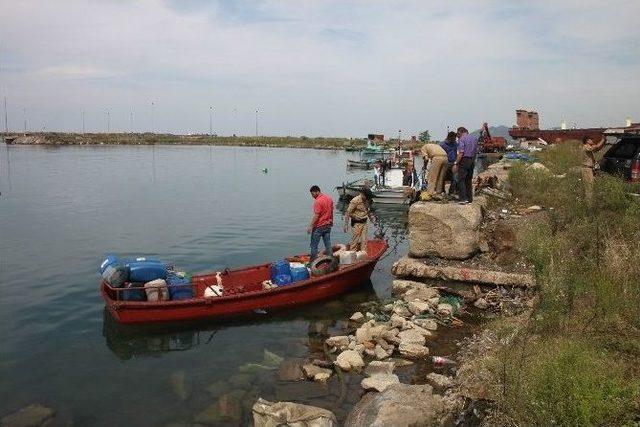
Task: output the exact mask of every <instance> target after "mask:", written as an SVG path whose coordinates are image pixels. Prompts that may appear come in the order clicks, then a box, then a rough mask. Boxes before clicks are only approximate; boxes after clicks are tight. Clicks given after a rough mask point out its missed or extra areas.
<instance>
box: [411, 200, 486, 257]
mask: <svg viewBox="0 0 640 427" xmlns="http://www.w3.org/2000/svg"><path fill="white" fill-rule="evenodd" d="M481 221H482V208H481V206H480V205H479V204H477V203H471V204H468V205H458V204H453V203H448V204H442V203H434V202H418V203H414V204H413V205H411V208H410V209H409V254H410V255H412V256H414V257H426V256H437V257H440V258H446V259H467V258H470V257H471V256H473V255H474V254H475V253H476V252H478V249H479V241H480V232H479V229H480V223H481Z"/></svg>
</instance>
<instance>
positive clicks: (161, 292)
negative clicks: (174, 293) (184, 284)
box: [144, 279, 169, 301]
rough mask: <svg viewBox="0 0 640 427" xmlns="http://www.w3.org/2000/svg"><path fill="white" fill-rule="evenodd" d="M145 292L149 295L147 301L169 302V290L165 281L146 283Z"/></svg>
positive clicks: (157, 280) (158, 280)
mask: <svg viewBox="0 0 640 427" xmlns="http://www.w3.org/2000/svg"><path fill="white" fill-rule="evenodd" d="M144 292H145V293H146V294H147V301H167V300H169V290H168V289H167V282H166V281H165V280H164V279H156V280H152V281H151V282H147V283H145V284H144Z"/></svg>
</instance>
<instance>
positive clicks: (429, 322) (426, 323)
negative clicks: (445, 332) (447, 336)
mask: <svg viewBox="0 0 640 427" xmlns="http://www.w3.org/2000/svg"><path fill="white" fill-rule="evenodd" d="M412 322H413V324H414V325H418V326H419V327H421V328H422V329H426V330H428V331H435V330H436V329H438V324H437V323H436V321H435V320H433V319H413V320H412Z"/></svg>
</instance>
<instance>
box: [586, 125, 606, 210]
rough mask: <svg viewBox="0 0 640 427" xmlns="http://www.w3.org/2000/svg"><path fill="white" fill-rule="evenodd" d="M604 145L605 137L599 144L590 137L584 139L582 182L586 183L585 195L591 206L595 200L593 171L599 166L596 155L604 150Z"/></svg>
mask: <svg viewBox="0 0 640 427" xmlns="http://www.w3.org/2000/svg"><path fill="white" fill-rule="evenodd" d="M604 143H605V137H604V136H603V137H602V139H601V140H600V142H598V143H596V142H594V140H593V138H591V137H589V136H585V137H584V138H582V151H583V153H584V159H583V160H582V181H583V182H584V195H585V198H586V200H587V203H589V204H591V200H592V199H593V181H594V174H593V170H594V169H595V167H596V165H597V164H598V163H597V162H596V158H595V156H594V153H596V152H598V151H600V150H602V148H603V147H604Z"/></svg>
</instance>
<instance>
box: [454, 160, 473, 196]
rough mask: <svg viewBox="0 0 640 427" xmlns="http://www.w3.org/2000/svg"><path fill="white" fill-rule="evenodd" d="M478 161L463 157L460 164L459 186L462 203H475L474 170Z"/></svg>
mask: <svg viewBox="0 0 640 427" xmlns="http://www.w3.org/2000/svg"><path fill="white" fill-rule="evenodd" d="M475 166H476V161H475V159H474V158H473V157H463V158H462V160H460V163H459V164H458V184H459V185H460V201H468V202H473V169H474V168H475Z"/></svg>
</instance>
